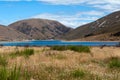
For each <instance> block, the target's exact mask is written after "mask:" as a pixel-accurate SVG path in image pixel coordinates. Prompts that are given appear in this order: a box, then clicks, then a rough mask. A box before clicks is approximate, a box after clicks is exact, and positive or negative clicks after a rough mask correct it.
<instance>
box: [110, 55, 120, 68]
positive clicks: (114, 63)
mask: <svg viewBox="0 0 120 80" xmlns="http://www.w3.org/2000/svg"><path fill="white" fill-rule="evenodd" d="M108 65H109V67H110V68H120V58H118V57H112V58H111V59H110V61H109V63H108Z"/></svg>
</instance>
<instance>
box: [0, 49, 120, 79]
mask: <svg viewBox="0 0 120 80" xmlns="http://www.w3.org/2000/svg"><path fill="white" fill-rule="evenodd" d="M30 48H32V49H34V50H35V54H34V55H31V56H30V57H29V58H25V57H24V56H17V57H15V58H11V57H10V56H9V54H10V53H11V52H14V51H15V50H23V49H24V47H2V48H0V55H6V56H8V57H7V59H8V65H7V67H12V66H13V65H15V64H17V65H21V66H22V69H26V70H28V71H29V72H30V73H31V80H78V79H80V80H86V79H87V80H120V77H119V76H120V69H117V70H113V69H109V68H108V67H107V63H106V62H105V60H107V59H109V58H110V57H120V48H119V47H104V48H103V49H100V47H91V48H90V49H91V53H78V52H74V51H70V50H67V51H54V50H50V48H49V47H30ZM76 69H80V70H83V71H86V72H85V73H87V74H86V76H85V77H84V78H82V79H81V78H74V77H72V76H71V71H74V70H76ZM60 77H61V78H60ZM91 77H92V78H91ZM42 78H43V79H42Z"/></svg>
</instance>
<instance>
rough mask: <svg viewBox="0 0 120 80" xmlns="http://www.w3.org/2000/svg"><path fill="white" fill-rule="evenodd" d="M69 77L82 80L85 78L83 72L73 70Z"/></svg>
mask: <svg viewBox="0 0 120 80" xmlns="http://www.w3.org/2000/svg"><path fill="white" fill-rule="evenodd" d="M71 75H72V76H73V77H74V78H79V77H80V78H83V77H84V76H85V71H83V70H79V69H77V70H74V71H72V72H71Z"/></svg>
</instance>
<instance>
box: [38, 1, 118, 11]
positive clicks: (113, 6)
mask: <svg viewBox="0 0 120 80" xmlns="http://www.w3.org/2000/svg"><path fill="white" fill-rule="evenodd" d="M38 1H41V2H45V3H49V4H52V5H83V4H84V5H88V6H90V7H96V8H99V9H103V10H107V11H110V12H111V11H116V10H120V0H94V1H93V0H38Z"/></svg>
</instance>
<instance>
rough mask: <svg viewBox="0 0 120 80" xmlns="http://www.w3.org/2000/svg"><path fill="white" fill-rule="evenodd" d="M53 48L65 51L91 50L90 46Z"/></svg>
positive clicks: (52, 48) (53, 47)
mask: <svg viewBox="0 0 120 80" xmlns="http://www.w3.org/2000/svg"><path fill="white" fill-rule="evenodd" d="M51 50H58V51H65V50H72V51H76V52H87V53H89V52H90V48H89V47H88V46H52V47H51Z"/></svg>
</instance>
